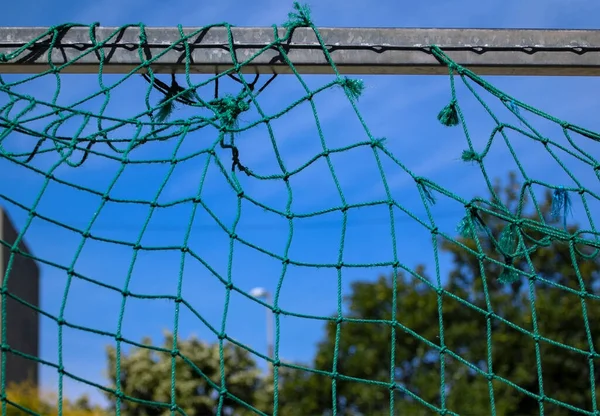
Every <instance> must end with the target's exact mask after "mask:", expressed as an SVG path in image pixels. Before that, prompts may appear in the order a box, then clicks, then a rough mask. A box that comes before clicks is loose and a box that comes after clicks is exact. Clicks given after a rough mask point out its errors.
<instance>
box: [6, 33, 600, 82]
mask: <svg viewBox="0 0 600 416" xmlns="http://www.w3.org/2000/svg"><path fill="white" fill-rule="evenodd" d="M47 30H48V28H41V27H0V57H2V56H5V57H6V56H8V54H10V53H11V52H14V51H15V50H17V49H18V48H20V47H23V46H24V45H25V44H27V43H28V42H30V41H31V40H32V39H35V38H37V37H39V36H40V35H43V34H44V33H45V32H46V31H47ZM118 30H119V28H115V27H96V28H95V29H94V33H95V38H96V42H97V44H98V43H102V42H104V41H106V40H107V39H108V41H107V42H106V43H105V44H104V45H103V46H102V48H103V49H104V52H105V61H104V62H103V73H129V72H131V71H139V72H144V66H143V65H141V61H140V55H139V48H140V47H142V48H143V52H144V57H145V59H150V60H152V57H155V56H156V55H157V54H159V53H160V52H163V51H164V50H165V49H166V48H169V47H170V46H173V47H172V49H171V50H169V51H168V52H167V53H166V54H164V55H162V56H160V57H157V58H156V59H155V60H154V61H153V62H152V63H151V66H152V69H153V70H154V71H156V72H158V73H166V72H176V73H177V72H183V71H184V69H185V68H184V62H185V50H184V46H183V41H182V40H181V36H180V33H179V31H178V29H177V28H165V27H147V28H145V33H146V39H147V41H146V43H144V44H142V45H141V44H140V39H139V38H140V37H139V35H140V29H139V28H138V27H126V28H123V29H122V30H121V31H120V32H119V33H118V35H117V36H112V37H111V35H114V32H115V31H118ZM199 30H200V29H199V28H184V33H185V34H186V35H190V34H193V33H194V32H197V31H199ZM319 31H320V33H321V35H322V38H323V39H324V42H325V44H326V45H327V47H328V48H329V50H330V52H331V56H332V58H333V60H334V61H335V63H336V66H337V68H338V70H339V71H340V72H341V73H344V74H362V75H366V74H413V75H419V74H421V75H437V74H446V73H447V68H446V67H445V66H443V65H440V63H439V62H438V61H437V60H436V59H435V57H434V56H433V55H432V54H431V52H430V46H431V45H437V46H439V47H440V48H441V49H443V50H444V51H445V52H446V53H447V54H448V56H449V57H450V58H451V59H452V60H454V61H455V62H456V63H458V64H460V65H462V66H464V67H467V68H469V69H472V70H473V71H476V72H477V73H479V74H482V75H566V76H573V75H580V76H581V75H586V76H590V75H600V30H533V29H524V30H521V29H519V30H515V29H506V30H505V29H407V28H323V29H319ZM232 33H233V43H234V47H235V51H236V57H237V59H238V61H239V62H242V61H244V60H247V59H248V58H250V57H251V56H252V55H254V54H255V53H256V52H257V51H259V50H260V49H261V48H264V47H266V46H267V45H269V44H271V43H273V41H274V39H275V38H274V31H273V28H270V27H263V28H252V27H243V28H233V29H232ZM284 33H285V29H283V28H281V29H279V35H280V36H283V35H284ZM51 37H52V36H50V35H48V36H46V37H44V38H43V39H41V40H39V41H38V42H36V43H35V44H34V45H32V46H31V47H30V48H29V51H28V53H26V54H25V55H26V56H25V57H23V54H20V56H19V58H15V59H12V60H11V59H9V60H8V61H6V59H5V62H0V73H23V74H33V73H39V72H43V71H46V70H48V69H49V66H48V55H49V54H48V48H49V45H50V39H51ZM109 38H110V39H109ZM187 42H188V44H189V45H190V53H191V56H190V58H191V72H193V73H206V74H215V73H219V72H222V71H226V70H228V69H230V68H231V67H232V66H233V63H232V59H231V55H230V51H229V46H228V38H227V30H226V29H225V28H223V27H212V28H209V29H206V30H203V31H201V32H200V33H199V34H197V35H194V36H192V37H191V38H190V39H187ZM93 48H94V43H93V42H92V41H91V39H90V34H89V29H88V28H86V27H75V28H71V29H68V30H65V31H64V32H62V33H61V34H60V38H59V39H58V40H57V41H56V43H55V47H54V48H53V50H52V51H51V55H50V56H51V59H52V62H53V63H54V64H55V65H57V66H60V65H61V64H64V63H67V62H70V61H73V60H74V59H77V60H76V61H74V62H72V63H71V64H70V65H68V66H64V67H63V68H61V71H60V72H61V73H97V71H98V64H99V62H100V54H99V53H98V51H97V50H96V51H94V50H93ZM285 49H286V54H287V55H288V57H289V59H290V61H291V62H292V63H293V64H294V66H295V67H296V68H297V70H298V71H299V72H301V73H304V74H328V73H331V66H330V65H329V64H328V63H327V61H326V58H325V56H324V54H323V52H322V50H321V47H320V45H319V43H318V41H317V38H316V36H315V34H314V32H313V31H312V30H311V29H310V28H298V29H295V31H294V33H293V35H292V37H291V40H290V42H287V43H286V44H285ZM86 52H87V53H86ZM0 61H1V60H0ZM241 71H242V72H246V73H255V72H258V73H281V74H284V73H291V71H290V68H289V66H288V65H287V64H286V63H284V62H283V61H282V59H281V54H280V52H279V51H277V50H276V49H275V48H272V49H269V50H268V51H266V52H265V53H262V54H260V55H259V56H257V57H256V58H255V59H253V60H252V61H251V62H250V63H248V64H246V65H244V66H243V68H241Z"/></svg>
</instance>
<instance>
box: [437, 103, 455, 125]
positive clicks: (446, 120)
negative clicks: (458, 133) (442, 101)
mask: <svg viewBox="0 0 600 416" xmlns="http://www.w3.org/2000/svg"><path fill="white" fill-rule="evenodd" d="M437 118H438V120H439V121H440V123H442V124H443V125H444V126H447V127H452V126H456V125H458V123H459V118H458V110H457V109H456V101H454V100H452V101H451V102H450V104H448V105H447V106H446V107H444V108H443V109H442V111H440V112H439V114H438V116H437Z"/></svg>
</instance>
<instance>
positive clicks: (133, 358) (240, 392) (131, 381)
mask: <svg viewBox="0 0 600 416" xmlns="http://www.w3.org/2000/svg"><path fill="white" fill-rule="evenodd" d="M142 344H143V345H145V346H146V347H144V348H142V347H133V348H132V349H131V350H130V352H128V353H123V352H121V356H120V379H121V392H122V393H123V394H124V395H125V396H126V398H125V399H124V400H122V402H121V406H122V407H121V411H122V412H123V413H122V414H127V415H136V416H154V415H157V416H158V415H171V410H170V407H171V383H172V378H173V377H172V376H171V374H172V373H173V370H174V372H175V373H174V375H175V377H174V378H175V379H176V383H175V400H174V401H175V403H176V405H177V406H178V407H179V408H180V409H181V410H183V411H184V412H185V414H187V415H207V416H208V415H214V414H217V410H218V405H219V390H220V386H221V369H220V355H219V344H218V343H215V344H209V343H206V342H202V341H200V340H198V339H197V338H195V337H191V338H189V339H187V340H179V342H178V346H177V349H178V354H177V355H176V359H175V364H174V365H175V366H174V368H173V367H172V366H173V363H172V356H171V353H170V350H171V348H172V346H173V336H172V334H169V333H166V334H165V336H164V341H163V343H162V348H163V349H164V350H167V351H165V352H161V351H157V350H156V349H152V347H151V341H150V339H148V338H146V339H144V340H143V342H142ZM223 361H224V378H225V387H226V390H227V394H226V395H225V396H224V400H223V407H222V411H223V413H222V414H235V415H237V414H239V413H240V412H242V411H243V409H245V408H246V406H244V405H243V404H240V403H239V402H238V401H240V400H241V401H244V402H246V403H249V404H250V405H252V404H253V403H254V402H255V400H254V399H255V394H256V392H257V391H259V390H260V388H261V386H262V384H261V383H262V379H261V377H260V371H259V369H258V368H257V367H256V364H255V362H254V361H253V360H252V358H251V357H250V353H248V352H247V351H246V350H244V349H242V348H240V347H238V346H236V345H234V344H232V343H227V342H226V343H224V348H223ZM108 363H109V371H108V373H109V379H110V380H112V381H113V385H112V388H113V389H115V388H116V384H115V383H114V380H116V376H117V374H116V368H117V367H116V350H115V348H114V347H109V348H108ZM209 380H210V381H209ZM107 398H108V400H109V401H110V402H111V403H112V409H115V407H116V397H115V395H114V394H110V393H107ZM128 398H132V399H134V400H131V399H128ZM233 398H235V400H234V399H233ZM151 402H154V403H155V404H152V403H151ZM156 403H159V405H156Z"/></svg>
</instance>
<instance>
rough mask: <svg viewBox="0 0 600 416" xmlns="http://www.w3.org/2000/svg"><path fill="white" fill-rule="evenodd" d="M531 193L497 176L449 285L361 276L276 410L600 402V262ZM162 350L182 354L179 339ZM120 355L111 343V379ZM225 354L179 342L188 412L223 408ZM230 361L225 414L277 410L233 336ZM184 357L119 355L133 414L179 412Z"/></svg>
mask: <svg viewBox="0 0 600 416" xmlns="http://www.w3.org/2000/svg"><path fill="white" fill-rule="evenodd" d="M523 189H524V188H522V187H521V186H520V185H519V184H518V183H517V181H516V179H515V176H514V175H511V176H510V177H509V180H508V182H507V183H505V184H501V183H497V185H496V188H495V189H494V190H493V195H492V197H491V198H490V199H489V201H491V202H490V204H488V205H487V206H488V208H489V207H490V206H491V207H492V209H485V207H483V206H484V205H486V204H485V203H484V202H485V201H484V200H478V201H479V202H480V203H479V204H475V203H474V204H473V207H475V209H473V210H472V211H471V212H470V213H469V214H468V215H469V216H470V217H468V218H466V220H465V223H464V224H463V227H462V230H461V234H462V236H460V237H457V238H456V239H443V238H441V237H440V240H439V247H440V248H441V251H442V252H444V253H446V254H447V255H448V256H449V258H450V261H451V265H452V267H451V271H450V273H449V274H448V275H447V276H441V280H442V282H443V283H442V285H441V286H440V285H438V284H437V283H436V282H437V276H435V273H436V271H435V270H430V268H428V267H427V266H426V265H415V267H414V269H413V270H406V271H397V272H396V273H390V274H389V275H386V276H380V277H379V278H378V279H377V280H375V281H356V282H354V283H353V284H352V288H351V291H350V293H349V295H348V296H347V298H346V299H345V302H346V306H347V313H345V315H344V318H343V319H342V320H341V321H338V320H336V319H335V318H332V319H331V320H330V321H328V322H327V323H326V324H325V333H324V336H323V339H322V340H321V341H320V343H319V344H318V347H317V352H316V355H315V357H314V360H313V362H312V363H309V364H306V365H305V366H306V367H307V368H301V369H298V368H294V367H290V366H288V365H287V364H282V365H280V366H279V368H278V376H279V377H278V382H277V385H278V391H277V408H278V414H282V415H286V416H287V415H290V416H295V415H307V414H310V415H324V414H331V413H332V411H333V409H335V410H336V411H337V413H338V414H343V415H376V414H377V415H378V414H389V413H390V406H391V401H393V402H394V403H393V407H394V409H396V412H397V413H407V414H436V413H441V412H442V411H443V410H446V411H450V412H454V413H456V414H461V415H471V414H472V415H481V414H492V413H493V412H495V413H496V414H503V415H522V414H537V413H539V412H540V409H541V408H542V407H543V411H544V413H545V414H548V415H553V414H556V415H558V414H565V413H569V412H570V411H571V410H573V409H580V410H587V411H592V410H594V406H595V404H594V403H593V399H594V397H595V396H596V395H597V394H598V393H599V392H600V391H598V389H597V387H596V386H595V384H594V383H595V380H596V379H597V378H598V375H599V370H598V365H599V364H600V363H599V362H598V357H597V355H596V353H595V351H596V345H598V341H599V332H600V331H599V319H600V301H599V298H598V296H597V293H596V288H597V287H598V283H599V282H598V280H599V276H600V273H599V272H600V261H599V260H598V256H597V253H596V252H595V251H594V250H593V249H592V248H590V247H589V246H586V245H585V244H583V243H581V242H577V241H575V240H574V239H571V238H569V237H564V235H567V234H566V233H563V234H564V235H561V234H560V233H557V232H554V231H552V230H560V228H561V225H562V222H560V223H559V222H557V221H558V220H557V219H556V218H555V217H554V216H553V215H552V209H553V199H556V198H555V196H553V195H552V194H551V193H550V192H547V193H546V194H545V195H544V197H543V198H542V199H541V200H539V201H536V200H532V199H531V198H530V197H527V192H526V190H525V191H523ZM482 201H484V202H482ZM476 202H477V201H476ZM554 202H556V201H554ZM498 213H499V214H498ZM507 218H508V220H507ZM511 219H512V220H511ZM521 219H524V220H525V221H521ZM549 224H550V225H549ZM551 226H552V227H551ZM577 230H578V227H577V226H575V225H570V226H569V227H568V229H567V231H568V232H569V234H570V235H574V233H575V232H576V231H577ZM551 231H552V232H551ZM431 269H433V268H431ZM507 270H508V271H507ZM503 280H504V281H503ZM507 282H508V283H507ZM145 343H146V344H148V346H149V341H148V340H146V341H145ZM163 345H164V346H163V348H164V350H165V351H170V350H171V347H172V337H171V335H169V334H167V335H166V337H165V340H164V344H163ZM115 358H116V357H115V351H114V349H111V350H109V368H110V376H111V378H112V379H113V380H114V378H115V376H116V373H115V368H116V365H115V364H116V363H115ZM219 360H220V357H219V347H218V344H212V345H211V344H207V343H204V342H201V341H199V340H197V339H190V340H185V341H180V345H179V346H178V353H177V354H176V358H175V367H176V375H177V383H176V391H175V394H176V400H175V402H176V403H177V405H178V406H179V408H180V409H181V410H182V411H184V412H185V413H186V414H188V415H191V414H194V415H212V414H216V412H217V409H218V407H219V394H218V392H219V388H220V387H219V386H220V384H221V369H220V366H219ZM224 360H225V362H224V367H223V369H224V376H223V377H224V380H225V383H226V386H227V391H228V392H229V393H230V395H226V396H225V397H224V398H223V403H222V406H223V409H224V411H225V414H227V413H229V414H236V415H237V414H240V415H245V414H251V412H250V411H248V410H247V408H246V407H245V406H244V405H243V404H240V403H239V402H236V400H234V399H233V397H235V398H237V399H238V400H241V401H244V402H247V403H249V404H252V405H253V406H254V407H255V408H257V409H258V410H260V411H262V412H264V413H267V414H272V413H273V412H274V408H273V401H274V400H273V398H274V394H273V384H274V383H273V379H272V378H265V377H262V376H261V374H260V371H258V370H257V368H256V364H255V362H254V361H253V359H252V358H251V357H250V355H249V353H248V352H247V351H245V350H244V349H243V348H241V347H238V346H235V345H232V344H228V346H227V347H226V348H225V350H224ZM172 361H173V360H172V356H171V354H170V353H168V352H159V351H157V350H154V351H153V350H151V349H148V348H134V349H133V350H132V351H131V352H130V353H128V354H122V355H121V361H120V369H121V370H120V371H121V391H122V392H123V394H124V395H125V396H126V398H135V399H136V400H137V401H132V400H124V401H123V403H122V406H123V409H126V413H127V414H132V415H140V416H151V415H163V414H169V413H170V410H169V409H170V403H171V397H170V395H171V371H172ZM192 363H193V365H191V364H192ZM298 365H299V364H298ZM208 380H210V382H209V381H208ZM108 397H109V399H110V400H112V402H113V406H114V405H115V404H116V403H115V396H114V395H112V396H111V395H108ZM143 401H146V404H144V402H143ZM148 402H160V403H162V405H160V406H155V407H152V406H148V405H147V403H148Z"/></svg>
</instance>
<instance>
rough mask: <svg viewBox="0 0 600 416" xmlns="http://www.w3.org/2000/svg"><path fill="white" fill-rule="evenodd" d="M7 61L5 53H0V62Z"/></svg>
mask: <svg viewBox="0 0 600 416" xmlns="http://www.w3.org/2000/svg"><path fill="white" fill-rule="evenodd" d="M5 62H8V57H7V56H6V54H5V53H0V63H5Z"/></svg>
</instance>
